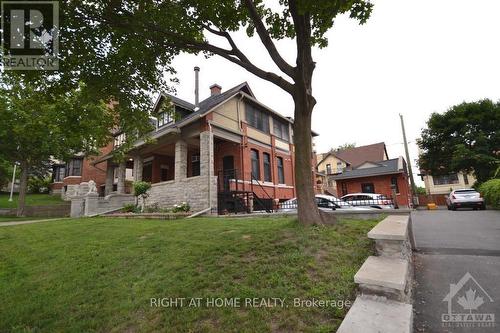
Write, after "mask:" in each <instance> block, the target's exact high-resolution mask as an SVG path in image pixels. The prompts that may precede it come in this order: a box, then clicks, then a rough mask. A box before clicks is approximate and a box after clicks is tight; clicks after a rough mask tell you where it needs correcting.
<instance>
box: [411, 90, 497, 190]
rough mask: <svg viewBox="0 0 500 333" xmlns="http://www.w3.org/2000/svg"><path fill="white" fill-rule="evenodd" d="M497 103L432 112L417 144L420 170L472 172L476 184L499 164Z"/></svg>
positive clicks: (462, 106)
mask: <svg viewBox="0 0 500 333" xmlns="http://www.w3.org/2000/svg"><path fill="white" fill-rule="evenodd" d="M499 129H500V102H496V103H495V102H492V101H491V100H488V99H485V100H481V101H478V102H472V103H462V104H459V105H455V106H453V107H451V108H450V109H449V110H448V111H446V112H445V113H443V114H439V113H433V114H432V115H431V116H430V118H429V120H428V121H427V128H425V129H423V130H422V134H421V138H420V139H419V140H418V145H419V147H420V149H422V153H421V155H420V157H419V166H420V169H421V170H423V171H424V172H426V173H429V174H433V175H434V174H436V175H440V174H448V173H454V172H459V171H463V172H474V174H475V176H476V178H477V179H478V181H479V182H484V181H486V180H488V179H489V178H491V177H493V175H494V172H495V170H496V169H497V168H498V166H499V163H500V131H499Z"/></svg>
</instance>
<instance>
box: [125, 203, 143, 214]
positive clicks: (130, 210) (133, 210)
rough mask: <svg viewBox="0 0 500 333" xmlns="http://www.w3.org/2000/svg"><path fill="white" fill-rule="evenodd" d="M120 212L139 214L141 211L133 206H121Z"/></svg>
mask: <svg viewBox="0 0 500 333" xmlns="http://www.w3.org/2000/svg"><path fill="white" fill-rule="evenodd" d="M122 210H123V212H124V213H140V212H141V209H140V208H139V207H137V206H136V205H134V204H126V205H123V209H122Z"/></svg>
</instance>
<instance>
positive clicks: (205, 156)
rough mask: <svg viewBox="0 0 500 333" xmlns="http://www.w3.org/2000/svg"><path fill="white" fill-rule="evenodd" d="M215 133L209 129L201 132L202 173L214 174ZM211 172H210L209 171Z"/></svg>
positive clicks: (205, 174)
mask: <svg viewBox="0 0 500 333" xmlns="http://www.w3.org/2000/svg"><path fill="white" fill-rule="evenodd" d="M213 170H214V135H213V133H211V132H209V131H205V132H201V133H200V175H201V176H209V175H210V176H214V174H213ZM209 172H210V173H209Z"/></svg>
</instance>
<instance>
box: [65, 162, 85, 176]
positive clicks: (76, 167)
mask: <svg viewBox="0 0 500 333" xmlns="http://www.w3.org/2000/svg"><path fill="white" fill-rule="evenodd" d="M82 165H83V158H81V157H77V158H74V159H72V160H71V161H69V162H68V163H67V164H66V168H65V169H66V177H68V176H81V175H82Z"/></svg>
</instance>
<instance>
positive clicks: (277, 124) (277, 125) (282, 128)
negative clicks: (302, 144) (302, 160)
mask: <svg viewBox="0 0 500 333" xmlns="http://www.w3.org/2000/svg"><path fill="white" fill-rule="evenodd" d="M273 131H274V135H276V137H278V138H280V139H282V140H285V141H288V140H290V134H289V131H288V123H286V122H283V121H281V120H278V119H273Z"/></svg>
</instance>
